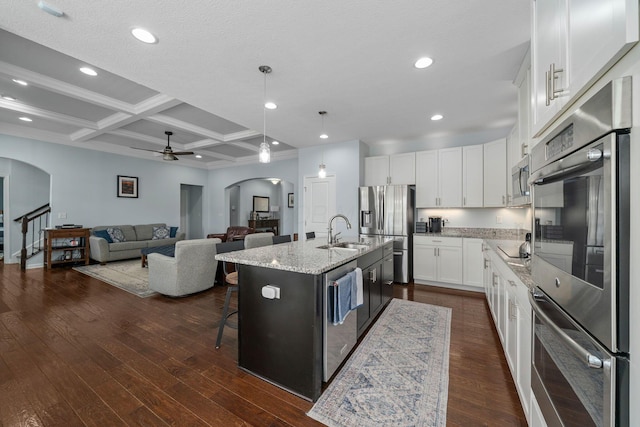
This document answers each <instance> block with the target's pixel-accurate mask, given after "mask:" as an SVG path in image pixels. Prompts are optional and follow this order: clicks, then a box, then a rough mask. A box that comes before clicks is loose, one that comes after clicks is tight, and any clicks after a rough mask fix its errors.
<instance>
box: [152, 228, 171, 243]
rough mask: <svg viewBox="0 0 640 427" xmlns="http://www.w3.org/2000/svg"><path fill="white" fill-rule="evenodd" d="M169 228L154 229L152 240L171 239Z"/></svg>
mask: <svg viewBox="0 0 640 427" xmlns="http://www.w3.org/2000/svg"><path fill="white" fill-rule="evenodd" d="M170 233H171V232H170V230H169V227H153V235H152V236H151V240H161V239H168V238H169V237H170Z"/></svg>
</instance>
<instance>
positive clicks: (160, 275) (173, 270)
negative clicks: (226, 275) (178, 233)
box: [147, 239, 221, 297]
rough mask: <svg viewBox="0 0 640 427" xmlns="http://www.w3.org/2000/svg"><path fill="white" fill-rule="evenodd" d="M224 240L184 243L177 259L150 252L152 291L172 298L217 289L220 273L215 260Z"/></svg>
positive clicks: (179, 246)
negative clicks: (218, 246)
mask: <svg viewBox="0 0 640 427" xmlns="http://www.w3.org/2000/svg"><path fill="white" fill-rule="evenodd" d="M220 242H221V240H220V239H194V240H182V241H180V242H177V243H176V252H175V257H168V256H166V255H162V254H158V253H150V254H149V255H148V257H147V261H148V262H149V289H152V290H154V291H156V292H159V293H161V294H163V295H168V296H172V297H178V296H185V295H189V294H193V293H195V292H200V291H204V290H206V289H209V288H211V287H213V283H214V281H215V280H216V272H217V270H218V261H216V260H215V256H216V245H217V244H218V243H220Z"/></svg>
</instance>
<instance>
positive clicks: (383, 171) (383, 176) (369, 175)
mask: <svg viewBox="0 0 640 427" xmlns="http://www.w3.org/2000/svg"><path fill="white" fill-rule="evenodd" d="M388 178H389V156H374V157H365V158H364V185H365V186H369V185H387V179H388Z"/></svg>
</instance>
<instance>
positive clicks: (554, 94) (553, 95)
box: [549, 63, 564, 99]
mask: <svg viewBox="0 0 640 427" xmlns="http://www.w3.org/2000/svg"><path fill="white" fill-rule="evenodd" d="M563 71H564V70H563V69H562V68H558V69H557V70H556V64H555V63H551V69H550V79H551V93H550V94H549V95H550V97H551V99H556V98H558V95H560V94H561V93H562V89H556V80H558V73H562V72H563Z"/></svg>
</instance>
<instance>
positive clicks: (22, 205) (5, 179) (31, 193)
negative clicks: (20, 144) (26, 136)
mask: <svg viewBox="0 0 640 427" xmlns="http://www.w3.org/2000/svg"><path fill="white" fill-rule="evenodd" d="M0 178H1V181H2V197H1V200H0V211H2V218H3V221H2V226H1V227H2V231H1V232H2V251H3V258H4V262H6V263H8V264H14V263H18V262H20V260H19V258H18V255H19V254H20V248H21V245H22V243H21V241H22V240H21V238H22V234H21V229H20V224H19V223H17V222H15V221H13V220H12V219H13V218H17V217H19V216H21V215H24V214H25V213H27V212H30V211H32V210H34V209H36V208H39V207H41V206H43V205H46V204H47V203H50V202H51V175H49V173H47V172H45V171H43V170H42V169H40V168H38V167H35V166H33V165H30V164H28V163H25V162H21V161H19V160H14V159H9V158H5V157H0ZM48 225H49V224H43V227H45V226H48ZM29 244H34V245H35V244H38V242H30V243H29Z"/></svg>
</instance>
